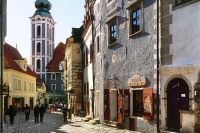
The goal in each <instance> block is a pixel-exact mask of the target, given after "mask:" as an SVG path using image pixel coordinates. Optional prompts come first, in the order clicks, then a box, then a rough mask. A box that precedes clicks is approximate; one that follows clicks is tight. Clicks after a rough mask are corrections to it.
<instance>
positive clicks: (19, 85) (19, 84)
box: [18, 80, 21, 90]
mask: <svg viewBox="0 0 200 133" xmlns="http://www.w3.org/2000/svg"><path fill="white" fill-rule="evenodd" d="M18 89H19V90H21V80H18Z"/></svg>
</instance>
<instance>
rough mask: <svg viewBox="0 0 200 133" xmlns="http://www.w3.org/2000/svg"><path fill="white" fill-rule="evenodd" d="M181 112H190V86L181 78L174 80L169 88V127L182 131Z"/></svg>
mask: <svg viewBox="0 0 200 133" xmlns="http://www.w3.org/2000/svg"><path fill="white" fill-rule="evenodd" d="M180 110H189V86H188V84H187V83H186V82H185V80H183V79H181V78H174V79H172V80H171V81H170V82H169V84H168V86H167V127H168V129H169V130H172V131H179V130H180V113H179V111H180Z"/></svg>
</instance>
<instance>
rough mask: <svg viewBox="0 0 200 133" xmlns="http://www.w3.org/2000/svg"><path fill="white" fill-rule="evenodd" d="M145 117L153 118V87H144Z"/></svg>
mask: <svg viewBox="0 0 200 133" xmlns="http://www.w3.org/2000/svg"><path fill="white" fill-rule="evenodd" d="M143 105H144V111H143V118H144V119H145V120H153V89H152V88H144V89H143Z"/></svg>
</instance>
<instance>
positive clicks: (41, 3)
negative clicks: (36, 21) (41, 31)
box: [32, 0, 52, 18]
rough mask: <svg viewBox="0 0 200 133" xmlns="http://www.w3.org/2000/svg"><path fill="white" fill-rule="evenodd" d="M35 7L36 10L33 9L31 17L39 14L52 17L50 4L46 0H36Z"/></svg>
mask: <svg viewBox="0 0 200 133" xmlns="http://www.w3.org/2000/svg"><path fill="white" fill-rule="evenodd" d="M35 7H36V8H37V10H36V11H35V13H34V14H33V16H32V17H35V16H36V15H40V16H41V17H48V18H52V16H51V13H50V12H49V10H50V9H51V7H52V5H51V3H50V2H49V1H48V0H36V1H35Z"/></svg>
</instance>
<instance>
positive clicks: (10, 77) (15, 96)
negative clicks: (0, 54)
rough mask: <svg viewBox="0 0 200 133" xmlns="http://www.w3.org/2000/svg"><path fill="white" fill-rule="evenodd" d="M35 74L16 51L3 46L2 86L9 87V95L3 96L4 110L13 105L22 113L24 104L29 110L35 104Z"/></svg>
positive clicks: (6, 45) (7, 45) (9, 46)
mask: <svg viewBox="0 0 200 133" xmlns="http://www.w3.org/2000/svg"><path fill="white" fill-rule="evenodd" d="M36 77H37V75H36V73H35V72H33V71H32V70H31V69H30V67H29V66H28V65H27V59H25V58H22V56H21V55H20V53H19V52H18V50H17V49H16V48H14V47H12V46H11V45H9V44H5V45H4V84H5V85H7V86H8V87H9V95H5V96H4V109H7V108H8V106H9V105H14V107H15V108H16V109H17V111H22V110H23V108H24V107H25V104H28V105H29V106H30V108H31V109H33V107H34V106H35V104H36Z"/></svg>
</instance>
